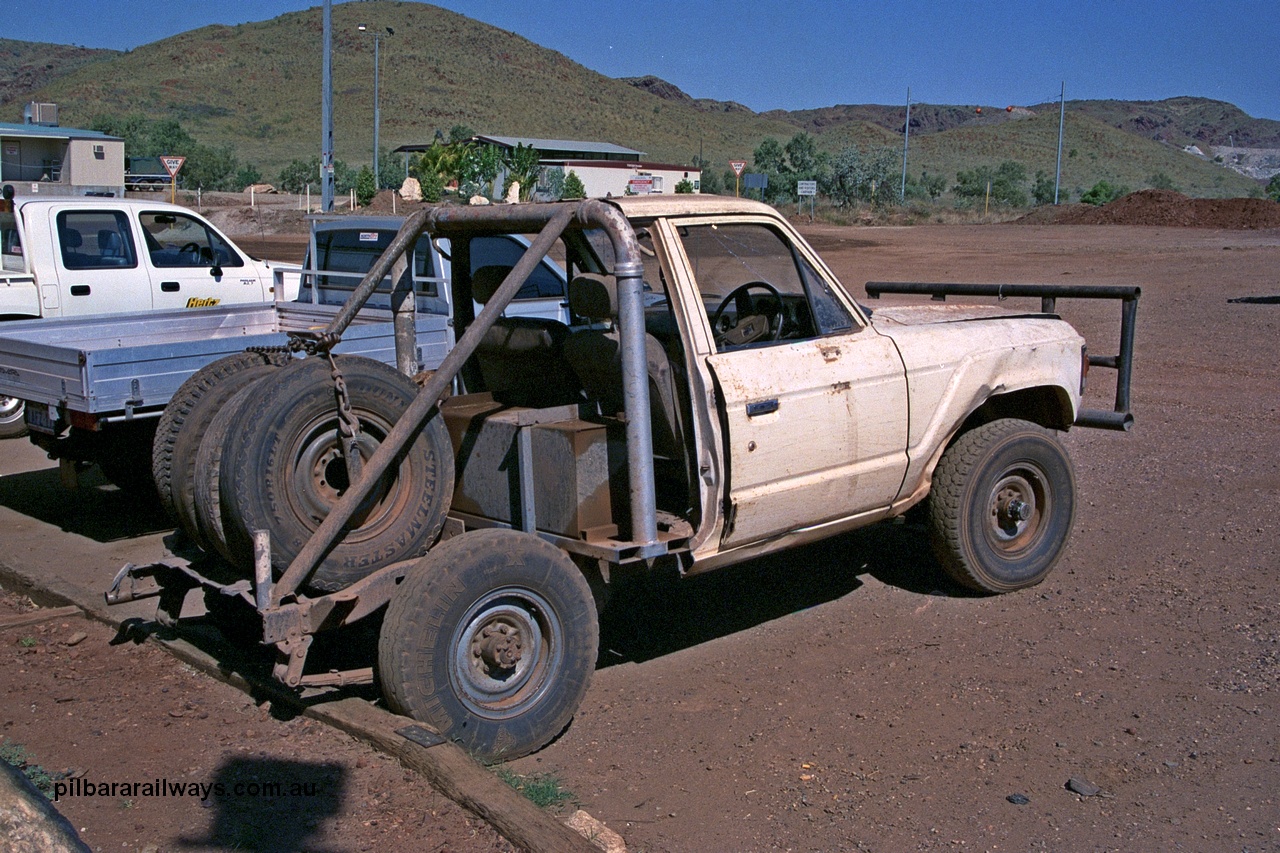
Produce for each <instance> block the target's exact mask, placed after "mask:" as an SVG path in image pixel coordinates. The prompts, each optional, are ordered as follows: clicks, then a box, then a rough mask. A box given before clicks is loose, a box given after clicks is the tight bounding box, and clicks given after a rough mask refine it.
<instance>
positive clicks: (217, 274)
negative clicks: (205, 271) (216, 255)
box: [209, 264, 222, 278]
mask: <svg viewBox="0 0 1280 853" xmlns="http://www.w3.org/2000/svg"><path fill="white" fill-rule="evenodd" d="M209 275H211V276H213V277H214V278H222V267H220V266H218V265H217V264H214V265H213V266H211V267H209Z"/></svg>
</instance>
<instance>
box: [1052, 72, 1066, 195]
mask: <svg viewBox="0 0 1280 853" xmlns="http://www.w3.org/2000/svg"><path fill="white" fill-rule="evenodd" d="M1066 117H1067V81H1066V80H1063V81H1062V94H1061V95H1060V96H1059V97H1058V169H1057V173H1056V174H1055V175H1054V177H1053V203H1054V204H1055V205H1056V204H1057V203H1058V187H1059V186H1061V185H1062V124H1063V120H1064V119H1065V118H1066Z"/></svg>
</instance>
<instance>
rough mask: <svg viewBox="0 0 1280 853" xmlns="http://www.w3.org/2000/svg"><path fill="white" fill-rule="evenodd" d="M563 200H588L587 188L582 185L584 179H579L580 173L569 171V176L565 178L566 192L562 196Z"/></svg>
mask: <svg viewBox="0 0 1280 853" xmlns="http://www.w3.org/2000/svg"><path fill="white" fill-rule="evenodd" d="M560 197H561V198H563V199H574V198H586V197H587V188H586V187H585V186H583V185H582V178H579V177H578V173H577V172H575V171H573V170H572V169H570V170H569V174H568V175H565V178H564V190H563V192H562V193H561V194H560Z"/></svg>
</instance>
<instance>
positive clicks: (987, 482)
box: [928, 418, 1075, 593]
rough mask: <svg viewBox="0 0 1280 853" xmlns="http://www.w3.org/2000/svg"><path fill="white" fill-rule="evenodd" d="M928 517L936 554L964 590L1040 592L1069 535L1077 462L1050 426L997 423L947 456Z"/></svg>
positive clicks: (983, 428) (979, 430)
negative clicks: (1037, 589)
mask: <svg viewBox="0 0 1280 853" xmlns="http://www.w3.org/2000/svg"><path fill="white" fill-rule="evenodd" d="M928 516H929V528H930V533H931V535H932V538H933V544H934V550H935V551H936V552H937V554H938V558H939V559H940V560H941V562H942V566H943V568H944V569H945V570H946V572H947V574H949V575H950V576H951V577H952V578H953V579H954V580H956V581H957V582H958V583H960V584H963V585H964V586H967V587H969V588H970V589H975V590H978V591H981V592H989V593H998V592H1011V591H1013V590H1016V589H1024V588H1026V587H1029V586H1034V585H1036V584H1038V583H1040V582H1041V581H1042V580H1044V579H1045V577H1046V576H1047V575H1048V574H1049V571H1050V570H1051V569H1052V568H1053V565H1054V563H1056V562H1057V560H1058V557H1059V556H1060V555H1061V554H1062V550H1063V548H1064V546H1065V545H1066V544H1067V537H1068V536H1069V535H1070V533H1071V525H1072V521H1073V519H1074V517H1075V475H1074V473H1073V471H1072V467H1071V458H1070V457H1069V456H1068V455H1067V451H1066V448H1065V447H1063V446H1062V443H1061V442H1060V441H1058V439H1057V437H1056V436H1055V435H1054V434H1053V433H1052V432H1050V431H1049V430H1047V429H1045V428H1044V427H1041V426H1039V425H1037V424H1033V423H1030V422H1028V421H1022V420H1016V419H1012V418H1005V419H1002V420H997V421H992V422H991V423H989V424H985V425H983V426H981V427H978V428H976V429H973V430H970V431H969V432H967V433H965V434H963V435H961V436H960V437H959V438H957V439H956V440H955V442H954V443H953V444H952V445H951V446H950V447H948V448H947V449H946V451H945V452H944V453H943V454H942V459H941V460H940V461H939V462H938V467H937V470H936V471H935V472H934V475H933V490H932V493H931V494H930V496H929V504H928Z"/></svg>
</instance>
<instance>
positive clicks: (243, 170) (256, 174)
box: [235, 163, 262, 189]
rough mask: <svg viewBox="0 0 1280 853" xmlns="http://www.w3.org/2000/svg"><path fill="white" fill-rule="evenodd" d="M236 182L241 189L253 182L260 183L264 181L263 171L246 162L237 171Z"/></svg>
mask: <svg viewBox="0 0 1280 853" xmlns="http://www.w3.org/2000/svg"><path fill="white" fill-rule="evenodd" d="M235 183H236V186H238V187H240V189H244V188H245V187H247V186H249V185H251V184H260V183H262V172H260V171H258V167H257V166H250V165H249V164H248V163H246V164H244V165H243V166H241V167H240V168H239V170H238V171H237V172H236V177H235Z"/></svg>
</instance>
